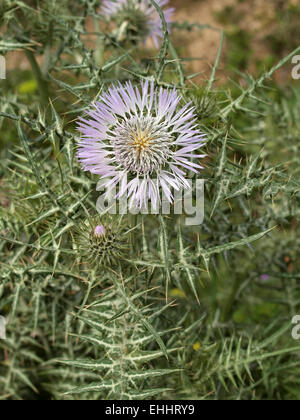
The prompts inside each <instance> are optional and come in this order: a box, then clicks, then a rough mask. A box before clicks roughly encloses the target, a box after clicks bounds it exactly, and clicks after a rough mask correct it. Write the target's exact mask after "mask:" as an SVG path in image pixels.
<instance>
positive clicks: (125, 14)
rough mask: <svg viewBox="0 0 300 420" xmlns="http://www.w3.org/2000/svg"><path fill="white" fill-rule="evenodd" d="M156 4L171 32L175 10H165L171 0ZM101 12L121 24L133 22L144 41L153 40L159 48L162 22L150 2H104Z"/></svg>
mask: <svg viewBox="0 0 300 420" xmlns="http://www.w3.org/2000/svg"><path fill="white" fill-rule="evenodd" d="M156 3H157V4H158V6H160V7H161V9H162V10H163V13H164V16H165V20H166V23H167V26H168V30H169V31H170V29H171V22H172V16H173V13H174V10H175V9H174V8H172V7H167V8H165V6H167V5H168V3H169V0H156ZM101 11H102V13H103V14H104V15H106V16H107V17H109V18H112V19H116V20H117V21H118V23H119V24H121V22H122V21H126V20H132V21H133V23H134V26H135V27H136V28H137V29H139V30H140V32H141V35H142V37H143V38H144V40H146V39H147V38H152V39H153V41H154V44H155V46H156V47H157V48H158V47H159V39H161V38H163V30H162V22H161V18H160V16H159V14H158V12H157V10H156V9H155V7H154V6H153V4H151V2H150V0H115V1H114V0H104V1H103V3H102V9H101Z"/></svg>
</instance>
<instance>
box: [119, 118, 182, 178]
mask: <svg viewBox="0 0 300 420" xmlns="http://www.w3.org/2000/svg"><path fill="white" fill-rule="evenodd" d="M173 142H174V139H173V137H172V135H171V133H169V132H168V130H167V129H166V128H165V127H164V126H163V125H162V124H160V123H159V121H157V119H155V118H153V117H139V118H138V117H132V118H131V119H129V120H126V121H122V122H121V123H120V124H119V126H117V127H116V130H115V139H114V148H115V155H116V160H117V162H118V164H119V165H121V166H122V167H123V168H125V169H127V170H129V171H130V172H133V173H136V174H142V175H147V174H150V173H152V172H154V171H158V170H159V169H161V168H162V167H163V166H164V164H165V163H166V162H167V161H168V160H169V158H170V155H171V154H172V151H171V146H172V143H173Z"/></svg>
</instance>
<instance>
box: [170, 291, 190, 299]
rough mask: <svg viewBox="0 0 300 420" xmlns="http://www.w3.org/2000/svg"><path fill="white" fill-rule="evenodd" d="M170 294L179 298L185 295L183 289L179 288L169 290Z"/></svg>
mask: <svg viewBox="0 0 300 420" xmlns="http://www.w3.org/2000/svg"><path fill="white" fill-rule="evenodd" d="M170 295H171V296H172V297H179V298H185V297H186V295H185V293H184V291H183V290H181V289H172V290H171V292H170Z"/></svg>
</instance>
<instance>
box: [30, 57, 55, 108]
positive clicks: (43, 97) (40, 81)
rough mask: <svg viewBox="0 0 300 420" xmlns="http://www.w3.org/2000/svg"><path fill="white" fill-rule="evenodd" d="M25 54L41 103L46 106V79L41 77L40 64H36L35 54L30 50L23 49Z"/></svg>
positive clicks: (47, 99)
mask: <svg viewBox="0 0 300 420" xmlns="http://www.w3.org/2000/svg"><path fill="white" fill-rule="evenodd" d="M25 55H26V57H27V59H28V61H29V63H30V65H31V69H32V72H33V74H34V77H35V79H36V81H37V84H38V88H39V92H40V97H41V103H42V105H43V106H44V107H45V108H46V107H47V106H48V104H49V90H48V84H47V82H46V80H45V79H44V78H43V75H42V72H41V69H40V66H39V65H38V62H37V61H36V59H35V56H34V54H33V53H32V51H29V50H25Z"/></svg>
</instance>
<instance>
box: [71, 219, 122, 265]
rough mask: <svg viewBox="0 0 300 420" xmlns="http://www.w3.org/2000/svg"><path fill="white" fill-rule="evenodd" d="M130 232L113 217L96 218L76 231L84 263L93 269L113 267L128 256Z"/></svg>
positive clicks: (86, 222) (89, 220)
mask: <svg viewBox="0 0 300 420" xmlns="http://www.w3.org/2000/svg"><path fill="white" fill-rule="evenodd" d="M128 233H129V230H128V229H127V227H126V226H125V225H124V224H123V223H122V221H120V220H116V219H114V218H113V217H112V216H108V215H105V216H96V217H94V218H90V219H88V220H86V221H85V222H83V223H82V224H81V225H80V226H79V228H77V229H76V236H75V240H76V242H77V247H78V250H79V252H80V259H81V260H82V262H84V263H86V264H88V265H89V266H91V267H93V268H99V267H100V266H112V265H113V264H115V263H116V262H117V261H118V260H120V259H122V258H124V257H125V255H126V250H127V249H128V243H129V240H128Z"/></svg>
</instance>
